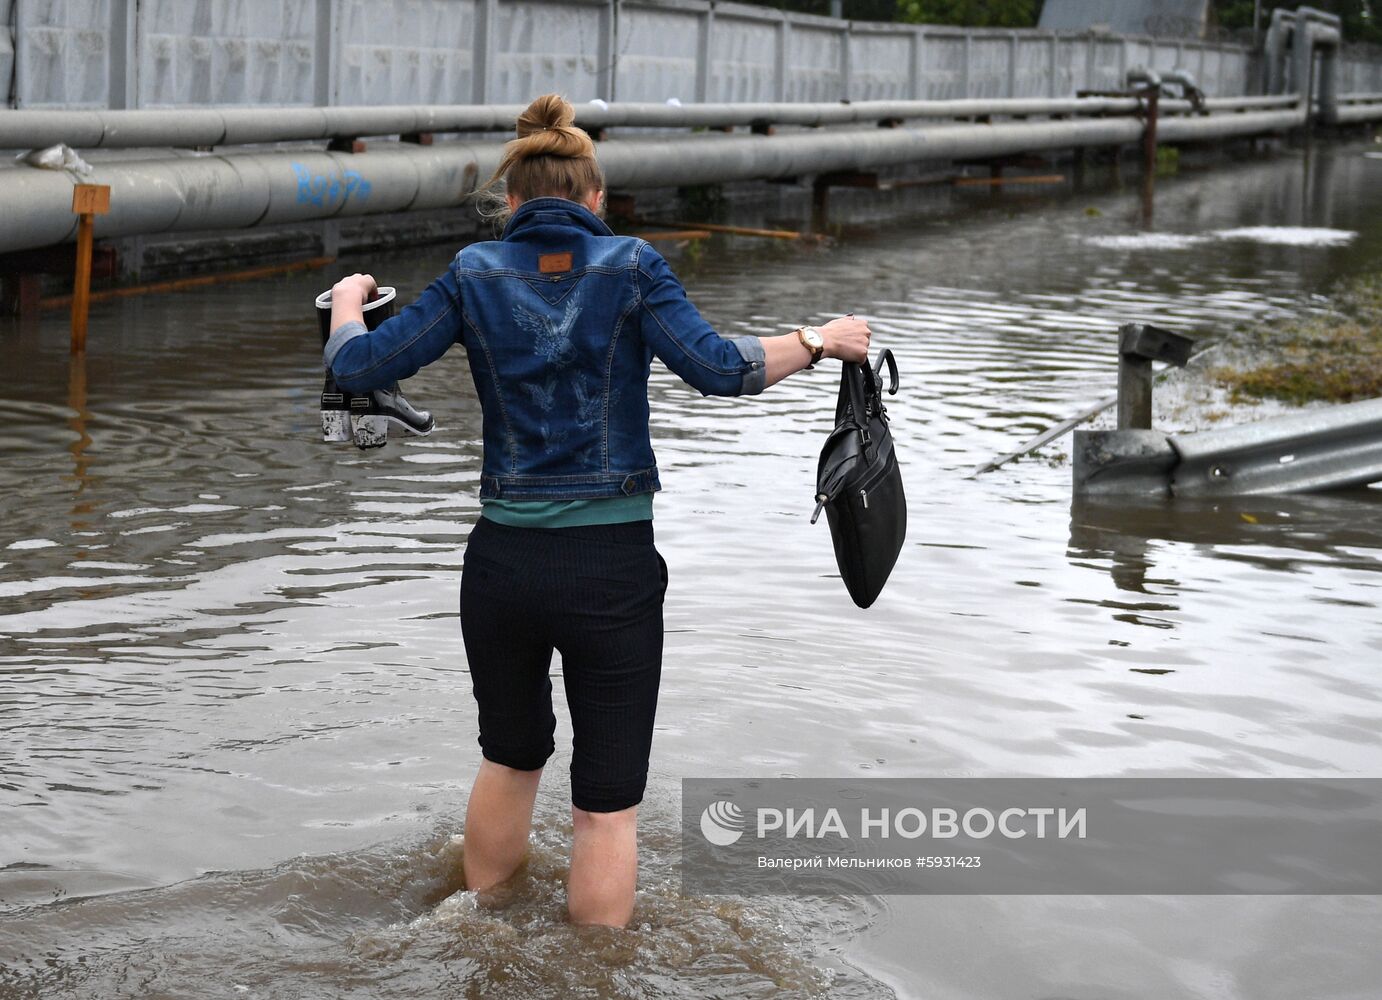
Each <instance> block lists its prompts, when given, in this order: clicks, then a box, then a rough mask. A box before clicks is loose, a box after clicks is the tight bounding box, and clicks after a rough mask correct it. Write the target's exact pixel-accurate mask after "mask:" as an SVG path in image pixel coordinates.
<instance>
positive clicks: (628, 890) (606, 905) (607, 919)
mask: <svg viewBox="0 0 1382 1000" xmlns="http://www.w3.org/2000/svg"><path fill="white" fill-rule="evenodd" d="M571 819H572V824H573V826H574V827H575V833H574V836H573V837H572V841H571V877H570V880H569V881H568V882H567V886H566V908H567V911H568V912H569V913H570V915H571V922H572V923H575V924H606V925H608V926H610V927H623V926H624V925H625V924H627V923H628V922H629V917H631V916H633V892H634V886H635V885H636V884H637V882H638V807H637V806H630V807H629V808H627V809H621V810H619V811H618V812H612V813H597V812H586V811H585V810H584V809H577V808H575V807H574V806H573V807H572V808H571Z"/></svg>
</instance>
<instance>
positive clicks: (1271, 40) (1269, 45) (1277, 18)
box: [1262, 7, 1300, 94]
mask: <svg viewBox="0 0 1382 1000" xmlns="http://www.w3.org/2000/svg"><path fill="white" fill-rule="evenodd" d="M1295 21H1296V15H1295V13H1294V12H1293V11H1289V10H1287V9H1286V8H1285V7H1277V8H1276V9H1275V10H1273V11H1272V19H1271V22H1270V24H1269V25H1268V27H1267V37H1266V40H1265V41H1264V42H1263V46H1262V52H1263V59H1262V61H1263V63H1264V64H1265V67H1264V68H1265V71H1266V79H1265V81H1264V86H1263V90H1265V91H1266V92H1267V93H1268V94H1280V93H1281V92H1282V91H1283V90H1285V89H1286V81H1285V74H1284V73H1283V72H1282V70H1283V68H1284V67H1285V63H1286V59H1285V49H1286V39H1287V38H1288V37H1289V36H1290V33H1291V27H1292V25H1294V24H1295ZM1296 89H1297V90H1299V89H1300V88H1299V87H1297V88H1296Z"/></svg>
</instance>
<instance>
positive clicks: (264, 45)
mask: <svg viewBox="0 0 1382 1000" xmlns="http://www.w3.org/2000/svg"><path fill="white" fill-rule="evenodd" d="M316 16H317V15H316V8H315V6H314V5H312V4H304V3H294V2H293V0H237V2H234V3H226V2H217V0H140V3H139V13H138V30H137V33H136V37H137V39H138V42H137V52H138V56H137V58H138V67H139V75H138V79H139V88H138V93H139V105H140V106H141V107H146V108H171V107H186V106H201V105H216V104H221V105H245V104H311V103H312V101H313V98H314V96H315V93H314V89H315V88H314V80H315V78H314V76H313V72H314V65H313V64H314V60H315V41H316Z"/></svg>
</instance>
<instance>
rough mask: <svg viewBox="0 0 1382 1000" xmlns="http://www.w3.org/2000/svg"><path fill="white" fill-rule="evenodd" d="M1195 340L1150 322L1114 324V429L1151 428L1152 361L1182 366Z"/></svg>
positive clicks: (1187, 359) (1186, 360) (1188, 357)
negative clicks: (1115, 333)
mask: <svg viewBox="0 0 1382 1000" xmlns="http://www.w3.org/2000/svg"><path fill="white" fill-rule="evenodd" d="M1194 346H1195V342H1194V341H1193V340H1191V339H1190V338H1189V337H1182V336H1181V335H1180V334H1178V333H1172V332H1171V331H1170V330H1163V329H1161V328H1160V327H1156V326H1152V325H1151V324H1150V323H1147V324H1142V323H1127V324H1124V325H1123V326H1120V327H1119V328H1118V429H1119V430H1120V431H1128V430H1151V429H1152V362H1153V361H1164V362H1166V363H1167V364H1170V365H1174V366H1176V367H1177V368H1184V367H1185V364H1186V362H1188V361H1189V360H1190V350H1191V348H1192V347H1194Z"/></svg>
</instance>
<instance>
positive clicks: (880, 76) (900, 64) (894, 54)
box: [849, 31, 918, 101]
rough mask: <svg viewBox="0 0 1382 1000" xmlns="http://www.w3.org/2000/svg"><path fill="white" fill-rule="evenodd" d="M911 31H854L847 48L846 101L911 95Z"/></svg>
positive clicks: (901, 97)
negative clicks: (866, 32)
mask: <svg viewBox="0 0 1382 1000" xmlns="http://www.w3.org/2000/svg"><path fill="white" fill-rule="evenodd" d="M915 37H916V36H915V34H914V33H913V32H911V31H906V32H898V33H897V34H882V33H881V32H880V33H878V34H871V33H870V34H865V33H862V32H855V33H854V34H853V35H852V36H851V38H850V43H849V44H850V49H849V98H850V100H852V101H897V100H908V99H910V98H913V97H916V96H918V95H915V94H913V93H912V45H913V39H914V38H915Z"/></svg>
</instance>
